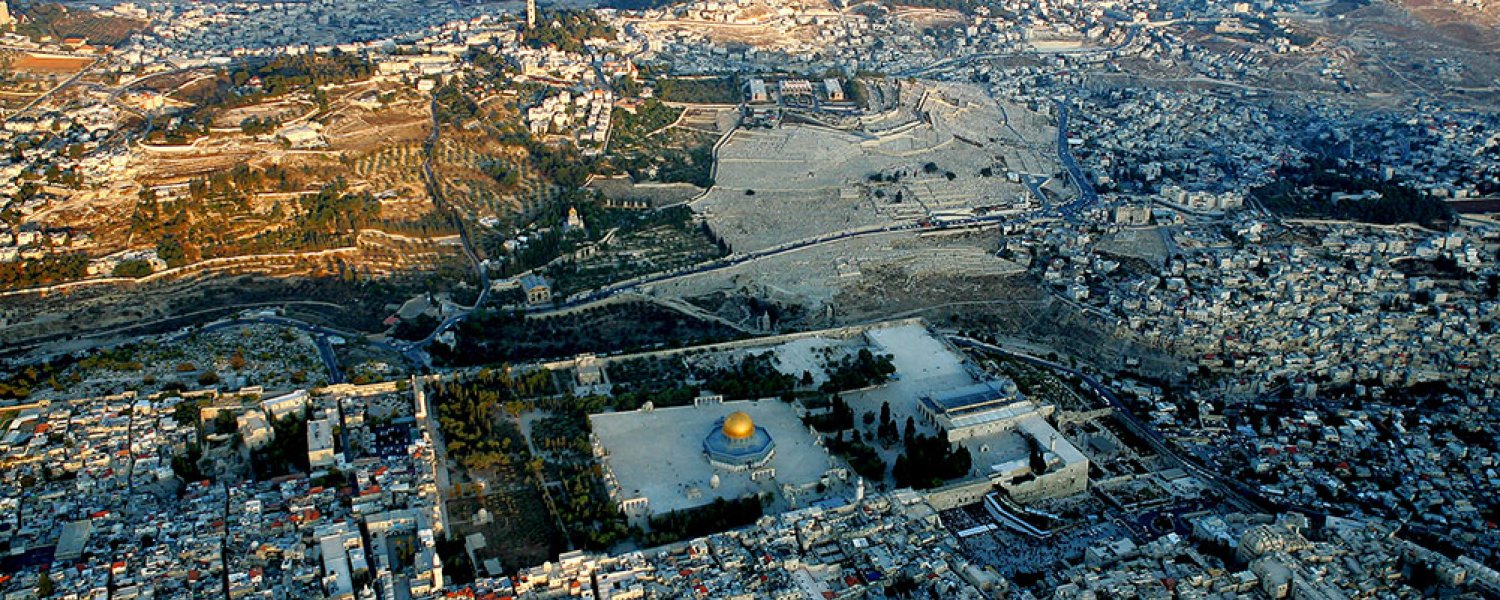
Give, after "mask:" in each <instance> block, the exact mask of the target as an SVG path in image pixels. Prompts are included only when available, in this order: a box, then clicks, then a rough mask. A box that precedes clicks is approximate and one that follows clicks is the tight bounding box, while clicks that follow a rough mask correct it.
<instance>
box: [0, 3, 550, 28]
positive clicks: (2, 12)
mask: <svg viewBox="0 0 1500 600" xmlns="http://www.w3.org/2000/svg"><path fill="white" fill-rule="evenodd" d="M527 1H528V2H533V1H535V0H527ZM10 23H11V18H10V6H9V5H7V4H6V3H5V0H0V27H10Z"/></svg>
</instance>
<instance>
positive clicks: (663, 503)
mask: <svg viewBox="0 0 1500 600" xmlns="http://www.w3.org/2000/svg"><path fill="white" fill-rule="evenodd" d="M737 410H739V411H744V412H745V413H746V414H749V415H750V418H751V419H752V420H754V421H755V424H756V425H758V426H760V427H764V428H766V432H767V433H769V434H770V435H771V438H772V439H774V440H775V441H776V455H775V456H774V457H772V458H771V462H770V463H769V464H767V465H766V466H767V467H768V468H774V469H776V477H775V479H766V480H761V481H751V480H750V471H741V472H729V471H724V470H721V469H715V468H714V467H713V466H712V465H710V464H709V463H708V459H707V458H704V456H703V438H704V437H705V436H707V435H708V433H709V432H710V431H712V430H713V429H714V427H715V422H717V421H718V420H719V419H721V418H723V417H725V416H728V415H729V413H732V412H734V411H737ZM589 421H590V422H591V423H592V424H593V428H594V435H596V436H598V438H599V443H600V444H601V445H603V446H604V448H605V449H606V450H608V452H609V456H608V457H606V458H605V459H604V462H605V463H607V464H608V465H609V468H610V469H611V470H612V471H613V472H614V474H615V479H616V480H617V481H618V482H619V484H620V487H621V490H622V493H623V494H624V495H625V497H627V498H630V497H640V496H644V497H645V498H646V499H647V500H648V503H649V511H650V513H651V514H660V513H665V512H669V511H673V510H680V509H684V508H692V507H696V506H703V505H705V504H709V503H711V502H713V501H714V499H715V498H724V499H726V500H729V499H734V498H742V497H744V496H748V495H750V494H754V493H759V492H766V493H770V494H773V495H774V496H776V497H778V498H780V486H781V485H782V484H792V485H804V484H811V483H816V482H817V481H818V480H819V479H821V478H822V477H823V474H824V473H826V472H827V471H828V470H829V469H830V468H833V467H834V466H836V465H837V463H836V462H835V461H834V459H833V458H832V457H830V456H829V455H828V452H827V451H826V450H824V449H823V448H822V447H821V446H818V445H817V444H816V443H815V441H814V439H813V436H812V435H811V434H810V433H808V430H807V426H806V425H804V424H802V421H801V420H800V419H798V418H797V414H796V412H795V411H793V410H792V407H791V406H790V405H788V404H786V403H785V402H782V401H780V400H765V401H752V400H742V401H737V402H725V403H722V404H708V405H704V406H681V407H674V408H659V409H655V410H652V411H632V412H618V413H601V414H597V415H591V416H590V417H589ZM715 474H718V475H719V487H718V488H717V489H715V488H713V487H711V486H710V485H709V480H710V479H711V478H712V477H713V476H714V475H715Z"/></svg>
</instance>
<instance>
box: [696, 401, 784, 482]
mask: <svg viewBox="0 0 1500 600" xmlns="http://www.w3.org/2000/svg"><path fill="white" fill-rule="evenodd" d="M703 455H704V456H705V457H706V458H708V462H709V463H710V464H712V465H713V466H714V467H717V468H720V469H724V470H726V471H745V470H748V469H757V468H760V467H762V466H765V464H766V463H768V462H770V461H771V458H772V457H774V456H775V455H776V440H774V439H771V434H770V433H768V432H766V428H764V427H761V426H759V425H756V424H755V421H754V420H752V419H751V418H750V415H749V414H748V413H746V412H744V411H735V412H732V413H730V414H729V415H728V416H726V417H724V418H722V419H719V420H718V421H716V422H714V427H713V429H711V430H709V432H708V435H707V436H705V437H704V438H703Z"/></svg>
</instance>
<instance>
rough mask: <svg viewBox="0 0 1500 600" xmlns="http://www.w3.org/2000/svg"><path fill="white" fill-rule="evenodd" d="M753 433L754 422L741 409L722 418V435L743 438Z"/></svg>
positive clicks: (737, 438) (732, 438) (735, 438)
mask: <svg viewBox="0 0 1500 600" xmlns="http://www.w3.org/2000/svg"><path fill="white" fill-rule="evenodd" d="M753 435H755V422H754V421H751V420H750V415H747V414H745V413H744V412H743V411H738V410H737V411H734V412H732V413H729V416H728V417H725V418H724V437H727V438H729V439H731V440H743V439H745V438H748V437H750V436H753Z"/></svg>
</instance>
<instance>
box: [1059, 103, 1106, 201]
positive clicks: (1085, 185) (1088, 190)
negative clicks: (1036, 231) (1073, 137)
mask: <svg viewBox="0 0 1500 600" xmlns="http://www.w3.org/2000/svg"><path fill="white" fill-rule="evenodd" d="M1056 104H1057V111H1058V112H1057V160H1058V161H1059V162H1061V163H1062V165H1063V168H1064V169H1066V170H1067V172H1068V178H1069V179H1071V180H1073V185H1075V186H1078V198H1077V199H1075V200H1073V201H1072V202H1069V203H1067V204H1064V205H1062V207H1060V208H1059V209H1058V210H1059V212H1061V214H1062V216H1064V217H1066V218H1069V219H1071V218H1073V217H1074V216H1075V215H1077V214H1078V211H1081V210H1083V209H1085V208H1089V207H1092V206H1095V205H1097V204H1099V193H1098V192H1095V191H1094V186H1092V185H1090V184H1089V180H1088V178H1087V177H1084V175H1083V169H1082V168H1080V167H1079V166H1078V161H1077V160H1076V159H1074V158H1073V150H1072V149H1071V148H1069V147H1068V106H1067V105H1066V104H1063V102H1062V101H1061V100H1058V101H1056Z"/></svg>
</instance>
